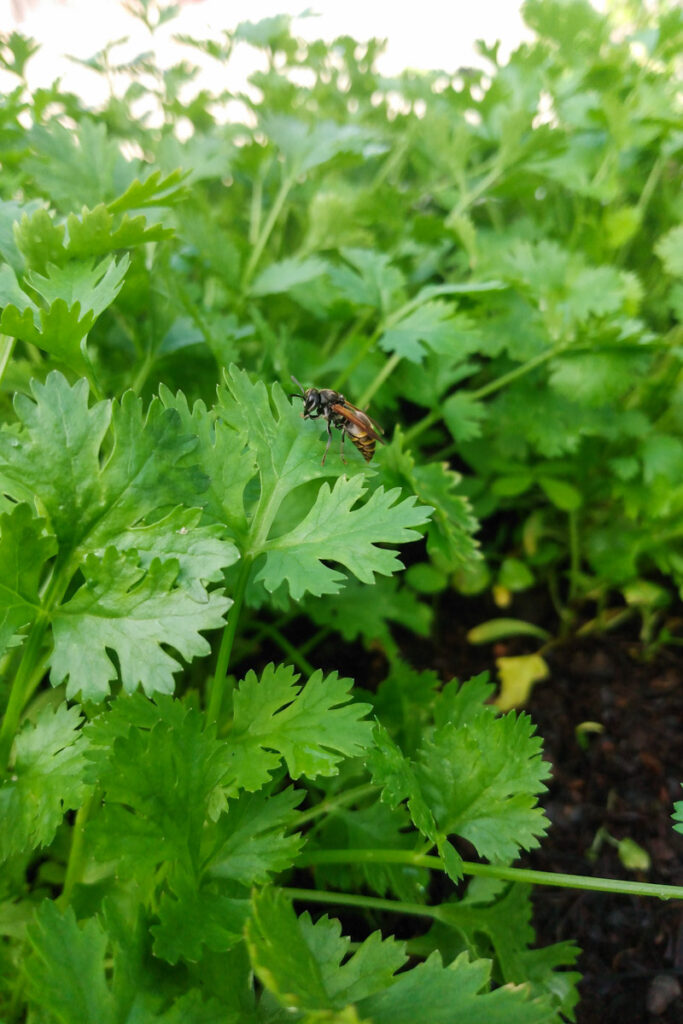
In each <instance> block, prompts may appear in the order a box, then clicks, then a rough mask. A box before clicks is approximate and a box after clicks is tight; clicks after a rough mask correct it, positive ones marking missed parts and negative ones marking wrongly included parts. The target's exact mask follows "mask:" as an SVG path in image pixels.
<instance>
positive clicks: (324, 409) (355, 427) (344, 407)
mask: <svg viewBox="0 0 683 1024" xmlns="http://www.w3.org/2000/svg"><path fill="white" fill-rule="evenodd" d="M292 380H293V381H294V383H295V384H296V385H297V387H299V388H301V394H299V393H298V392H294V393H292V394H290V396H289V397H290V398H301V399H302V401H303V403H304V412H303V417H304V419H305V420H317V419H319V417H320V416H322V417H323V419H324V420H325V423H326V424H327V444H326V445H325V454H324V455H323V461H322V462H321V465H322V466H324V465H325V459H326V458H327V453H328V451H329V449H330V441H331V440H332V427H336V428H337V430H341V443H340V445H339V455H340V457H341V460H342V462H346V459H345V458H344V453H343V448H344V439H345V438H346V437H348V439H349V441H350V442H351V444H353V445H355V447H356V448H357V449H358V451H359V452H360V453H361V455H362V456H363V458H364V459H365V461H366V462H369V461H370V459H371V458H372V456H373V455H374V454H375V445H376V443H377V441H379V442H380V444H384V443H385V442H384V441H383V440H382V438H381V437H380V434H383V433H384V431H383V430H382V428H381V427H380V425H379V423H375V421H374V420H373V419H371V417H370V416H368V414H367V413H366V412H363V410H362V409H357V408H356V406H355V405H352V404H351V402H347V400H346V399H345V398H344V396H343V395H342V394H340V393H339V392H338V391H333V390H332V389H331V388H304V386H303V385H302V384H300V383H299V381H298V380H297V379H296V377H294V376H292Z"/></svg>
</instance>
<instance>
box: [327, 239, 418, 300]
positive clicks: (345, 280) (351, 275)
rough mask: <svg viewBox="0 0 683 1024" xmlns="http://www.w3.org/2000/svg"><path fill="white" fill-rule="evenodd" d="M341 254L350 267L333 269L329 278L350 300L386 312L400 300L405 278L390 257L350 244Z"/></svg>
mask: <svg viewBox="0 0 683 1024" xmlns="http://www.w3.org/2000/svg"><path fill="white" fill-rule="evenodd" d="M341 255H342V256H343V257H344V259H345V260H346V261H347V263H349V264H351V266H350V267H345V266H341V267H337V268H335V269H332V270H331V271H330V280H331V281H332V284H333V285H334V286H335V287H336V288H337V289H338V290H339V292H340V293H341V295H343V296H344V297H345V298H347V299H348V300H349V302H351V303H353V305H354V306H371V307H372V308H374V309H378V310H381V311H383V312H388V311H389V310H391V309H392V308H393V307H394V306H395V305H397V304H398V303H399V301H400V298H401V296H402V292H403V286H404V279H403V275H402V274H401V272H400V270H398V269H397V268H396V267H394V266H392V260H391V256H389V255H387V254H386V253H382V252H375V251H373V250H372V249H358V248H351V247H347V248H344V249H342V250H341ZM352 268H353V269H352Z"/></svg>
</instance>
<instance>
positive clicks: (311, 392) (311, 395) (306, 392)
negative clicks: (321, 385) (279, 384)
mask: <svg viewBox="0 0 683 1024" xmlns="http://www.w3.org/2000/svg"><path fill="white" fill-rule="evenodd" d="M292 380H293V381H294V383H295V384H297V385H298V386H299V387H300V388H301V394H298V393H297V392H294V393H293V394H291V395H290V398H301V399H302V401H303V403H304V419H308V417H309V416H311V415H314V414H315V413H316V412H318V410H319V409H320V405H321V398H320V392H319V391H318V389H317V388H304V386H303V384H300V383H299V381H298V380H297V379H296V377H295V376H293V375H292Z"/></svg>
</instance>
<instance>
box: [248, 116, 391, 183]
mask: <svg viewBox="0 0 683 1024" xmlns="http://www.w3.org/2000/svg"><path fill="white" fill-rule="evenodd" d="M262 123H263V128H264V130H265V132H266V135H267V136H268V137H269V138H270V140H271V141H272V142H274V143H275V144H276V146H277V147H278V148H279V149H280V151H281V152H282V153H283V154H284V156H285V159H286V161H287V165H288V167H289V170H290V173H291V174H296V175H299V174H305V173H306V172H307V171H311V170H313V169H314V168H316V167H320V166H321V165H322V164H325V163H327V161H328V160H332V159H333V158H334V157H335V156H337V155H338V154H339V153H367V154H368V155H371V153H372V147H373V143H374V137H373V135H372V134H370V132H369V131H368V130H367V129H366V128H363V127H361V125H357V124H335V123H334V122H333V121H327V120H322V121H318V123H316V124H314V125H313V126H311V125H308V124H306V122H305V121H301V120H299V119H298V118H295V117H292V116H290V115H288V114H269V115H267V116H265V117H263V118H262ZM379 152H381V150H379Z"/></svg>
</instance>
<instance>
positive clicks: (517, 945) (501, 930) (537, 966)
mask: <svg viewBox="0 0 683 1024" xmlns="http://www.w3.org/2000/svg"><path fill="white" fill-rule="evenodd" d="M476 881H477V880H475V882H474V883H471V884H470V886H469V888H468V891H467V893H466V895H465V898H464V899H462V900H460V901H458V902H452V903H448V904H444V905H443V906H442V907H441V908H440V911H439V923H438V924H437V925H436V926H435V928H434V931H435V932H436V931H438V932H439V936H438V938H440V939H442V940H444V939H445V936H444V935H443V932H442V923H443V924H445V925H446V926H447V927H448V928H451V929H454V930H457V932H458V933H459V934H460V935H462V936H463V937H464V939H465V941H466V942H467V945H468V949H469V952H470V956H473V957H478V956H490V955H491V954H492V953H493V954H495V956H496V959H497V963H498V966H499V969H500V971H501V974H502V978H503V980H504V981H505V982H508V983H512V984H515V983H524V982H527V983H529V982H530V988H531V991H532V993H533V994H534V995H536V996H546V997H550V1001H551V1002H552V1004H553V1005H555V1006H556V1007H557V1008H558V1009H559V1010H560V1011H561V1012H562V1013H563V1014H565V1015H566V1016H567V1017H568V1019H570V1020H573V1010H574V1007H575V1006H576V1004H577V1002H578V998H579V996H578V992H577V988H576V986H577V982H578V981H580V978H581V976H580V975H579V974H577V973H576V972H568V971H559V970H557V968H566V967H571V966H572V965H573V964H574V963H575V962H576V959H577V957H578V955H579V952H580V951H579V949H578V947H577V946H576V945H575V944H574V943H573V942H558V943H555V944H554V945H552V946H546V947H545V948H544V949H531V948H530V947H531V946H532V945H533V944H534V941H535V933H534V929H533V928H532V926H531V913H532V904H531V895H530V894H531V888H530V886H525V885H512V886H509V887H508V888H507V889H506V890H504V891H503V894H502V895H500V894H498V893H494V894H493V899H492V898H491V894H487V893H486V891H485V890H484V889H483V887H482V886H478V885H477V884H476ZM487 881H488V880H487ZM484 937H485V938H486V939H487V940H488V941H487V942H486V943H484V942H483V941H482V940H483V939H484ZM434 938H435V940H436V939H437V936H436V935H435V936H434Z"/></svg>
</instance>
